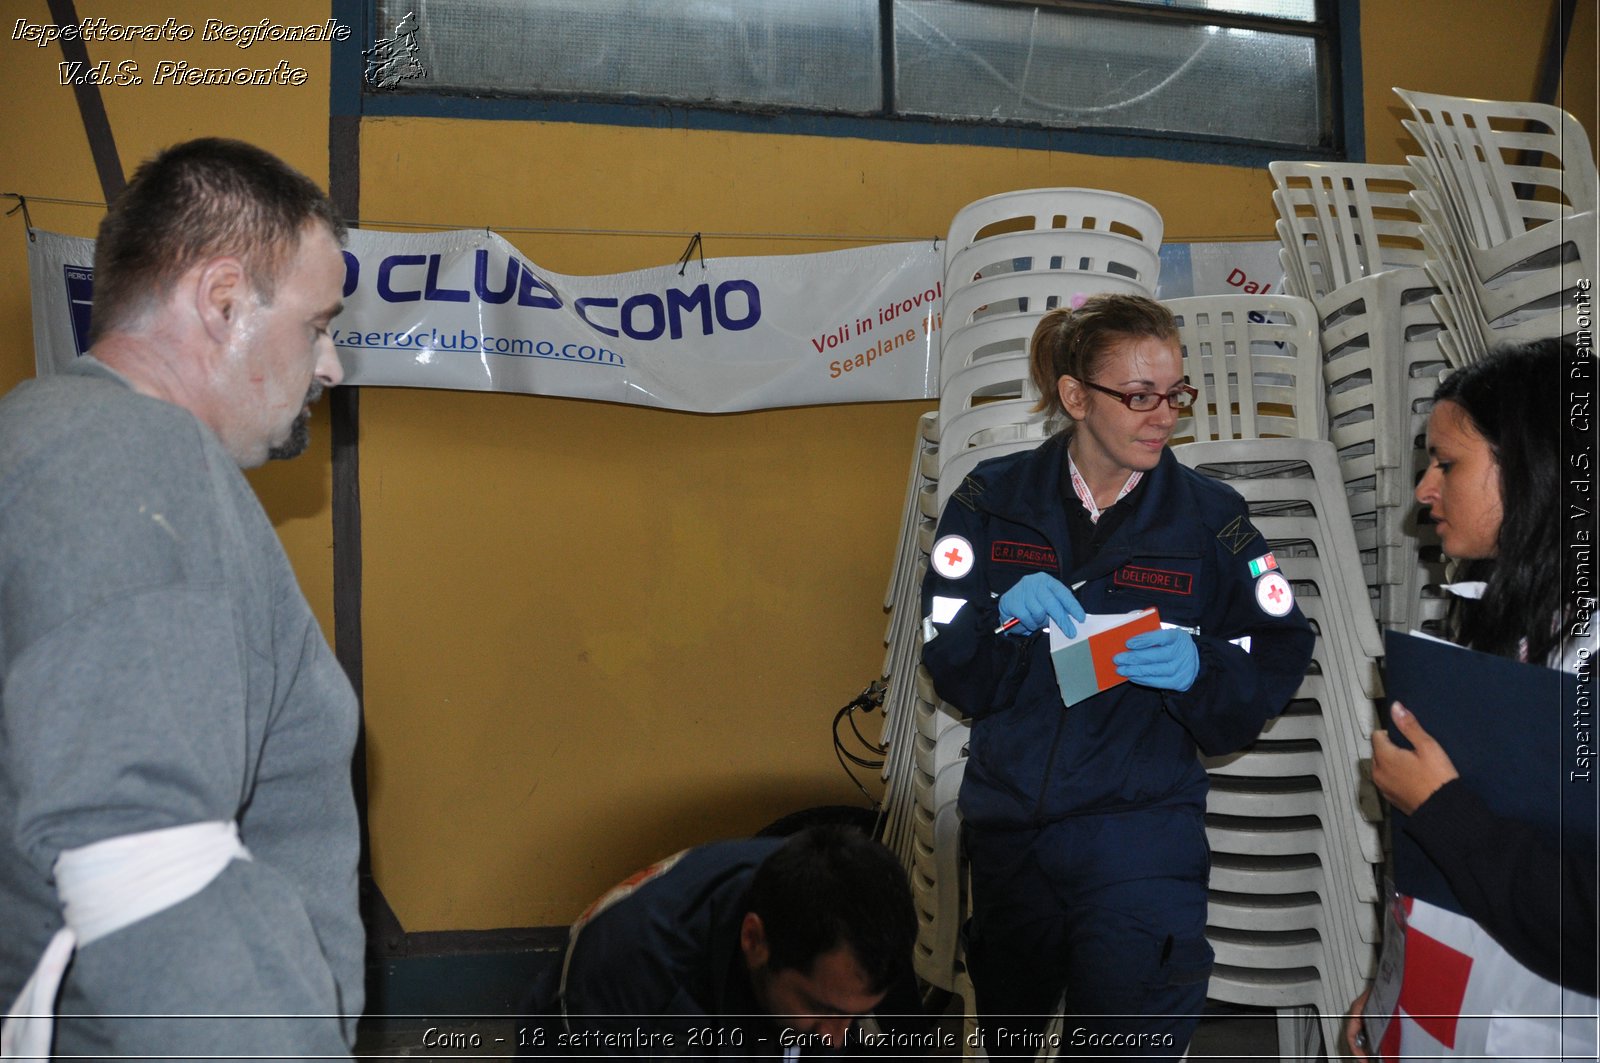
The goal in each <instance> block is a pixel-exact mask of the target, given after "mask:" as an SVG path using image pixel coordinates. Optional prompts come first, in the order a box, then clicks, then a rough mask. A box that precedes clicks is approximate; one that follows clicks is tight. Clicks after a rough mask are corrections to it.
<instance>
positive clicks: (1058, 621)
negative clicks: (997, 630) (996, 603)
mask: <svg viewBox="0 0 1600 1063" xmlns="http://www.w3.org/2000/svg"><path fill="white" fill-rule="evenodd" d="M1083 616H1084V613H1083V606H1081V605H1079V604H1078V599H1077V598H1075V597H1073V594H1072V592H1071V591H1070V590H1068V589H1067V586H1066V584H1064V583H1062V582H1061V581H1060V580H1058V579H1056V578H1055V577H1054V576H1052V575H1050V574H1049V573H1048V572H1030V573H1029V574H1028V575H1026V576H1023V577H1022V578H1021V579H1019V580H1018V581H1017V582H1016V583H1015V584H1013V585H1012V587H1011V589H1010V590H1008V591H1006V592H1005V593H1004V594H1002V595H1001V596H1000V619H1002V620H1009V619H1011V618H1012V617H1016V618H1017V620H1018V621H1019V623H1018V624H1017V626H1016V627H1014V628H1012V629H1011V630H1012V631H1015V632H1017V633H1018V634H1021V635H1031V634H1032V633H1033V632H1035V631H1038V630H1039V629H1040V628H1042V627H1044V626H1045V624H1046V623H1047V622H1049V623H1054V624H1055V626H1056V628H1057V630H1059V631H1060V632H1061V633H1062V634H1064V635H1066V636H1068V637H1071V635H1072V633H1073V632H1075V631H1076V630H1078V628H1077V625H1076V624H1074V623H1073V621H1074V620H1082V619H1083Z"/></svg>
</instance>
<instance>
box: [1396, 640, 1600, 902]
mask: <svg viewBox="0 0 1600 1063" xmlns="http://www.w3.org/2000/svg"><path fill="white" fill-rule="evenodd" d="M1383 638H1384V651H1385V662H1384V685H1385V690H1386V692H1387V694H1386V700H1385V717H1387V705H1388V702H1393V701H1398V702H1400V703H1401V704H1402V705H1404V706H1405V707H1406V708H1407V709H1410V710H1411V712H1412V713H1413V714H1414V715H1415V716H1416V718H1417V721H1418V722H1419V723H1421V724H1422V726H1423V728H1424V729H1425V730H1426V731H1427V732H1428V733H1429V734H1430V735H1432V736H1433V737H1434V739H1435V740H1437V741H1438V743H1439V745H1440V746H1442V747H1443V748H1444V751H1445V752H1446V753H1448V754H1450V759H1451V761H1452V762H1453V763H1454V764H1455V766H1456V770H1457V771H1458V772H1460V773H1461V779H1462V782H1464V783H1465V784H1466V785H1467V787H1468V788H1469V789H1471V790H1472V792H1473V793H1474V794H1475V795H1477V797H1478V798H1479V799H1480V800H1481V801H1483V802H1484V804H1486V805H1488V806H1489V808H1490V810H1492V811H1493V812H1495V813H1497V814H1498V815H1501V816H1505V817H1506V818H1508V819H1513V820H1516V821H1517V822H1519V823H1522V824H1525V825H1526V826H1527V828H1528V830H1529V831H1531V832H1534V833H1535V834H1538V835H1542V836H1544V837H1545V838H1547V839H1549V841H1550V843H1551V844H1552V845H1555V844H1561V845H1582V846H1584V847H1586V849H1588V850H1591V851H1592V850H1593V848H1594V846H1595V837H1596V803H1597V799H1600V798H1597V795H1600V776H1597V774H1596V772H1595V769H1594V762H1593V758H1592V757H1591V758H1589V761H1588V765H1587V766H1585V763H1584V761H1583V759H1582V757H1583V756H1585V755H1587V754H1588V752H1589V751H1590V750H1591V749H1592V748H1593V746H1594V728H1593V722H1592V721H1593V719H1594V717H1593V715H1592V712H1593V704H1592V701H1588V700H1587V699H1588V698H1592V696H1593V693H1594V686H1593V681H1592V678H1591V679H1590V681H1589V682H1588V684H1587V687H1588V689H1587V690H1585V691H1583V693H1584V694H1585V695H1586V701H1585V702H1582V703H1580V700H1579V694H1580V690H1579V680H1578V677H1577V676H1574V675H1572V674H1570V673H1566V672H1560V671H1557V670H1556V669H1554V668H1544V667H1541V666H1538V665H1531V664H1519V663H1517V662H1516V661H1512V660H1509V659H1507V658H1504V657H1495V656H1492V655H1490V654H1486V653H1478V652H1477V651H1475V650H1468V649H1464V648H1462V647H1460V646H1453V645H1451V644H1449V643H1445V642H1439V641H1436V640H1433V639H1427V638H1419V637H1417V636H1415V635H1406V634H1402V633H1400V632H1396V631H1387V632H1385V633H1384V637H1383ZM1575 713H1577V714H1578V715H1576V716H1575ZM1575 722H1580V723H1581V726H1575ZM1388 726H1389V737H1390V738H1391V739H1393V740H1394V742H1395V744H1396V745H1398V746H1400V747H1402V748H1405V749H1409V748H1411V743H1410V742H1408V741H1406V739H1405V737H1404V736H1403V735H1401V734H1400V731H1399V729H1398V728H1397V727H1395V726H1394V724H1393V723H1392V722H1390V723H1389V725H1388ZM1584 772H1587V774H1588V777H1587V778H1584V777H1582V773H1584ZM1393 818H1394V832H1393V844H1394V877H1395V886H1396V887H1397V888H1398V889H1399V890H1400V892H1401V893H1405V894H1409V895H1410V896H1413V897H1417V898H1419V899H1421V900H1425V901H1428V902H1430V903H1432V904H1437V905H1439V906H1440V907H1442V908H1448V909H1450V910H1451V911H1454V912H1460V911H1461V904H1460V902H1459V901H1457V900H1456V898H1455V895H1454V894H1453V893H1451V891H1450V887H1449V885H1448V884H1447V883H1446V882H1445V880H1444V876H1443V875H1442V874H1441V873H1440V872H1439V870H1438V868H1436V867H1435V866H1434V864H1433V861H1431V860H1429V859H1428V857H1427V856H1426V855H1425V854H1424V853H1423V851H1422V850H1421V848H1419V847H1418V846H1417V844H1416V843H1415V842H1413V841H1412V840H1411V837H1410V835H1408V834H1406V833H1405V823H1406V819H1407V817H1406V816H1405V815H1403V814H1402V813H1400V812H1399V811H1398V810H1393Z"/></svg>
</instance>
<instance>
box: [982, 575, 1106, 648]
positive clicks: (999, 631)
mask: <svg viewBox="0 0 1600 1063" xmlns="http://www.w3.org/2000/svg"><path fill="white" fill-rule="evenodd" d="M1088 582H1089V581H1088V580H1086V579H1081V580H1079V581H1078V582H1076V583H1074V584H1073V585H1072V586H1071V587H1068V588H1067V589H1068V590H1071V591H1076V590H1079V589H1080V588H1082V586H1083V585H1084V584H1085V583H1088ZM1020 623H1022V618H1021V617H1020V616H1014V617H1012V618H1011V619H1010V620H1007V621H1006V622H1005V623H1003V624H1001V625H1000V626H999V627H997V628H995V629H994V633H995V634H996V635H1004V634H1005V633H1006V632H1007V631H1010V630H1011V629H1012V628H1014V627H1016V626H1017V625H1018V624H1020Z"/></svg>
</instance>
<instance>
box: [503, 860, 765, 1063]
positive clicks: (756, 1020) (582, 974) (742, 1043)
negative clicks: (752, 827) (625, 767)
mask: <svg viewBox="0 0 1600 1063" xmlns="http://www.w3.org/2000/svg"><path fill="white" fill-rule="evenodd" d="M782 844H783V839H782V838H753V839H749V840H742V841H726V842H713V843H711V844H709V845H702V846H698V847H696V848H693V849H689V850H686V851H685V852H683V853H680V854H679V855H678V856H676V857H670V858H668V860H665V861H662V862H661V864H657V865H654V866H652V867H650V868H647V869H645V870H644V871H641V872H639V873H638V874H637V875H634V876H632V877H631V878H629V879H628V880H627V881H626V882H624V883H623V884H622V885H620V886H618V887H616V889H614V890H612V891H611V892H610V893H608V894H607V895H606V896H605V897H602V898H601V899H600V900H599V901H597V902H596V903H595V905H594V908H593V909H592V910H591V911H592V913H593V914H590V913H585V918H587V919H588V921H587V923H585V924H584V925H583V926H582V927H581V929H580V930H579V931H578V933H577V937H576V939H575V940H574V941H572V942H571V943H570V944H569V946H568V956H567V957H566V966H567V972H566V1011H567V1015H568V1023H569V1026H570V1030H571V1033H569V1034H568V1035H567V1036H568V1038H569V1039H570V1038H572V1035H577V1040H576V1043H571V1044H568V1045H567V1047H569V1048H575V1049H577V1050H580V1051H583V1052H587V1053H590V1054H598V1055H633V1056H651V1057H662V1056H677V1057H685V1056H687V1057H689V1058H700V1057H712V1056H734V1057H753V1056H761V1055H772V1054H775V1053H777V1052H778V1051H779V1048H778V1046H777V1044H776V1041H775V1039H774V1036H773V1035H775V1034H776V1032H777V1031H776V1028H775V1027H774V1026H773V1025H772V1024H771V1022H770V1020H768V1019H767V1018H766V1017H765V1016H759V1015H756V1014H754V1013H756V1012H758V1011H759V1007H758V1005H757V1004H756V1001H755V997H754V995H753V993H752V992H751V989H750V979H749V976H748V974H746V972H745V968H744V961H743V954H742V953H741V952H740V951H739V928H740V925H741V924H742V923H743V922H744V914H745V911H746V908H745V898H746V896H747V895H748V894H749V892H750V881H751V879H753V878H754V877H755V872H756V868H757V867H759V866H760V864H761V862H762V861H763V860H765V859H766V858H767V857H768V856H769V855H771V854H772V852H773V851H774V850H776V849H777V848H778V847H779V846H781V845H782ZM580 921H581V920H580ZM555 973H557V972H552V974H555ZM557 982H558V978H551V979H550V980H549V982H547V984H546V987H545V989H544V990H543V993H544V994H546V998H545V999H543V1000H539V1001H536V1002H535V1008H534V1010H535V1011H539V1012H544V1013H546V1014H556V1013H559V1010H560V1001H559V1000H558V999H557V998H556V991H557V990H558V988H559V987H558V985H557V984H556V983H557ZM536 995H538V994H536ZM638 1030H645V1031H651V1032H654V1033H657V1034H661V1035H666V1036H667V1037H668V1038H670V1041H667V1042H665V1043H663V1042H661V1041H658V1042H656V1043H655V1044H651V1045H637V1044H635V1045H627V1044H624V1045H621V1046H619V1045H616V1044H609V1045H608V1044H603V1043H598V1044H597V1043H593V1042H588V1041H584V1040H583V1037H584V1034H585V1033H586V1032H588V1033H589V1034H591V1035H593V1034H596V1033H604V1032H612V1031H622V1032H628V1033H631V1032H634V1031H638ZM762 1038H765V1040H762ZM550 1040H551V1041H552V1042H557V1041H558V1040H560V1038H559V1037H558V1036H556V1035H552V1036H551V1038H550ZM691 1042H693V1043H691ZM550 1047H556V1048H559V1047H561V1045H560V1044H557V1043H552V1044H551V1046H550Z"/></svg>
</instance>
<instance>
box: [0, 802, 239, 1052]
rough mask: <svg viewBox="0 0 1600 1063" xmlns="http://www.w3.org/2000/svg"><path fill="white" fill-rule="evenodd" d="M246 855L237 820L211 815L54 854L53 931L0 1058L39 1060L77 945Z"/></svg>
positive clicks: (179, 898) (9, 1024)
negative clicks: (57, 910)
mask: <svg viewBox="0 0 1600 1063" xmlns="http://www.w3.org/2000/svg"><path fill="white" fill-rule="evenodd" d="M248 859H250V850H248V849H246V848H245V847H244V843H243V842H241V841H240V840H239V827H238V824H236V823H234V822H232V821H231V820H230V821H223V820H212V821H208V822H205V823H189V824H185V825H184V826H182V827H167V828H164V829H162V830H150V831H143V832H141V833H138V834H123V835H120V836H118V837H116V838H107V839H106V840H105V841H103V842H95V843H94V844H93V845H85V846H83V847H82V848H78V849H64V850H62V852H61V855H60V856H58V857H57V858H56V865H55V879H56V896H58V897H59V898H60V899H61V917H62V919H63V920H64V921H65V923H66V925H65V926H63V927H62V928H61V929H60V930H58V931H56V935H55V937H53V938H51V939H50V944H49V945H48V946H47V947H46V948H45V951H44V955H43V956H42V957H40V959H39V963H38V966H36V967H35V968H34V969H33V974H32V975H30V976H29V977H28V981H27V983H26V984H24V985H23V987H22V992H21V994H19V995H18V997H17V1000H16V1003H15V1004H13V1005H12V1006H11V1011H10V1013H9V1014H7V1016H6V1019H5V1023H4V1026H3V1027H0V1057H4V1058H5V1059H46V1058H48V1057H49V1055H50V1043H51V1040H52V1039H53V1037H54V1033H55V1008H56V993H57V992H58V991H59V990H60V988H61V978H62V976H63V975H64V974H65V973H66V970H67V964H68V963H69V962H70V961H71V959H72V954H73V952H75V951H76V950H77V949H78V948H80V947H82V946H84V945H88V944H89V943H90V942H93V941H96V940H98V939H99V938H103V937H105V936H106V935H108V934H111V933H114V932H116V931H118V930H121V929H122V928H123V927H126V926H132V925H133V924H134V923H137V922H138V921H139V920H141V919H144V918H147V917H148V916H152V915H155V914H156V913H157V912H160V911H164V910H166V909H168V908H171V907H172V906H173V905H175V904H179V903H181V902H183V901H186V900H188V899H189V898H190V897H193V896H194V895H195V894H196V893H199V892H200V891H201V890H203V889H205V888H206V887H207V886H208V885H210V884H211V881H212V880H213V879H215V878H216V877H217V876H218V875H220V874H222V870H223V868H225V867H227V866H228V864H229V863H231V862H232V861H234V860H248Z"/></svg>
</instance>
